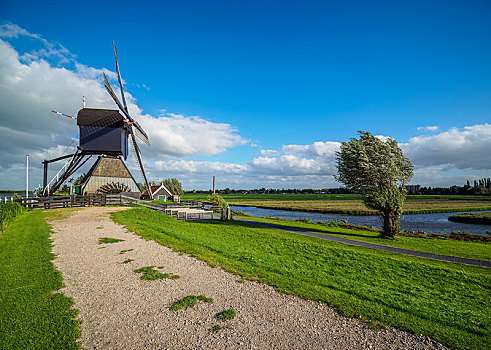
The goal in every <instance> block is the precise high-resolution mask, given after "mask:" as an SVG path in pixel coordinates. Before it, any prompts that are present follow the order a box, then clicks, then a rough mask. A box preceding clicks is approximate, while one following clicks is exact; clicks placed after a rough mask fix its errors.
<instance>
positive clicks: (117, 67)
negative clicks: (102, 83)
mask: <svg viewBox="0 0 491 350" xmlns="http://www.w3.org/2000/svg"><path fill="white" fill-rule="evenodd" d="M113 48H114V58H115V59H116V73H118V81H119V88H120V89H121V99H122V100H123V106H124V109H125V110H126V112H128V107H127V106H126V99H125V98H124V89H123V83H122V82H121V74H120V73H119V64H118V52H117V50H116V45H115V44H114V41H113Z"/></svg>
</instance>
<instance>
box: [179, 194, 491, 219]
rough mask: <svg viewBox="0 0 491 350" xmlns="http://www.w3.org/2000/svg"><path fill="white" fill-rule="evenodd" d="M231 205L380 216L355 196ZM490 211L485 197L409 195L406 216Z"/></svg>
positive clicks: (267, 198) (235, 200) (270, 198)
mask: <svg viewBox="0 0 491 350" xmlns="http://www.w3.org/2000/svg"><path fill="white" fill-rule="evenodd" d="M222 197H223V198H224V199H225V200H226V201H227V202H228V203H229V204H231V205H241V206H255V207H260V208H268V209H282V210H294V211H308V212H319V213H329V214H346V215H377V212H376V211H374V210H370V209H368V208H367V207H366V206H365V205H364V204H363V202H362V200H361V196H360V195H355V194H228V195H223V196H222ZM206 199H207V195H204V194H186V195H184V196H182V200H183V201H186V200H195V201H206ZM477 210H491V197H489V196H488V197H486V196H414V195H413V196H408V197H407V199H406V201H405V203H404V214H422V213H435V212H456V211H477Z"/></svg>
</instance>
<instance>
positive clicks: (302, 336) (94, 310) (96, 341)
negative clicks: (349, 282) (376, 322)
mask: <svg viewBox="0 0 491 350" xmlns="http://www.w3.org/2000/svg"><path fill="white" fill-rule="evenodd" d="M116 210H124V208H104V207H90V208H84V209H81V210H79V211H76V212H74V213H73V215H72V216H71V217H69V218H67V219H63V220H57V221H53V222H52V223H51V224H52V226H53V231H54V233H53V239H54V247H53V252H54V253H55V254H56V256H57V257H56V259H55V261H54V263H55V265H56V267H57V268H58V269H59V270H60V271H61V272H62V274H63V278H64V281H65V285H66V287H65V288H63V289H62V290H61V291H62V292H64V293H65V294H66V295H67V296H69V297H72V298H73V299H74V300H75V307H76V308H77V309H78V310H80V314H79V318H80V320H81V329H82V337H81V339H80V341H81V343H82V346H83V347H84V348H85V349H198V348H199V349H444V347H443V346H442V345H440V344H438V343H436V342H434V341H432V340H431V339H429V338H427V337H419V336H415V335H412V334H408V333H405V332H402V331H399V330H396V329H393V328H388V329H385V330H381V331H374V330H371V329H370V328H368V327H367V326H366V325H365V324H363V323H362V322H360V321H358V320H357V319H351V318H346V317H343V316H340V315H339V314H337V313H336V311H335V310H333V309H331V308H329V307H328V306H327V305H325V304H323V303H319V302H313V301H307V300H303V299H301V298H298V297H295V296H291V295H284V294H281V293H279V292H277V291H276V290H275V289H274V288H273V287H270V286H267V285H264V284H260V283H257V282H251V281H246V282H244V283H240V282H239V280H240V278H239V277H238V276H235V275H233V274H231V273H228V272H226V271H224V270H222V269H220V268H211V267H209V266H208V265H207V264H206V263H204V262H202V261H199V260H197V259H195V258H192V257H189V256H187V255H179V254H178V253H175V252H173V251H172V250H171V249H169V248H167V247H164V246H162V245H159V244H158V243H156V242H154V241H146V240H144V239H142V238H140V237H138V236H136V235H134V234H132V233H129V232H126V230H125V229H124V228H122V227H121V226H119V225H117V224H115V223H114V222H112V220H111V219H110V218H109V215H108V213H109V212H111V211H116ZM101 237H111V238H119V239H124V241H123V242H119V243H110V244H98V240H99V238H101ZM126 249H133V250H132V251H130V252H126V253H124V254H120V252H121V251H122V250H126ZM126 259H134V261H132V262H130V263H127V264H122V262H123V261H124V260H126ZM149 265H154V266H163V268H162V269H160V271H162V272H171V273H174V274H178V275H180V276H181V278H180V279H174V280H171V279H161V280H155V281H144V280H140V274H136V273H134V272H133V270H135V269H137V268H140V267H144V266H149ZM200 294H201V295H205V296H207V297H211V298H213V299H214V301H213V303H211V304H207V303H198V304H197V305H196V306H195V307H194V308H189V309H186V310H179V311H171V310H169V306H170V305H171V304H172V303H173V302H174V301H176V300H179V299H181V298H183V297H185V296H188V295H200ZM228 308H234V309H235V310H236V311H237V316H236V317H235V318H234V319H233V320H230V321H226V322H223V321H218V320H217V319H216V317H215V315H216V314H217V313H218V312H220V311H223V310H225V309H228ZM214 325H220V326H222V327H224V328H223V329H221V330H220V331H218V332H211V331H210V329H211V328H212V327H213V326H214Z"/></svg>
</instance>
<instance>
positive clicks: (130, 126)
mask: <svg viewBox="0 0 491 350" xmlns="http://www.w3.org/2000/svg"><path fill="white" fill-rule="evenodd" d="M113 48H114V58H115V60H116V72H117V74H118V82H119V87H120V90H121V99H122V100H123V104H121V102H120V101H119V99H118V97H117V96H116V94H115V93H114V90H113V89H112V88H111V85H109V82H108V81H107V77H106V74H104V73H103V75H104V85H105V87H106V90H107V92H108V93H109V95H111V97H112V98H113V100H114V102H116V104H117V105H118V107H119V109H120V110H121V112H123V113H124V115H125V116H126V118H127V120H125V121H126V123H127V124H128V131H129V136H130V137H131V142H132V144H133V147H134V149H135V154H136V157H137V159H138V165H139V166H140V170H141V173H142V175H143V178H144V179H145V185H146V186H147V189H148V193H149V195H150V198H151V199H153V196H152V191H151V190H150V185H149V184H148V180H147V176H146V175H145V170H144V169H143V162H142V159H141V154H140V148H139V147H138V144H137V143H136V138H135V134H136V135H137V136H138V138H139V139H141V140H142V141H143V142H145V143H146V144H147V145H148V144H149V142H148V136H147V134H146V133H145V131H143V129H142V127H141V126H140V124H138V123H137V122H136V121H135V120H134V119H133V118H131V116H130V113H129V112H128V107H127V105H126V99H125V98H124V89H123V83H122V81H121V74H120V72H119V63H118V53H117V50H116V45H115V44H114V41H113ZM133 126H134V127H135V129H133Z"/></svg>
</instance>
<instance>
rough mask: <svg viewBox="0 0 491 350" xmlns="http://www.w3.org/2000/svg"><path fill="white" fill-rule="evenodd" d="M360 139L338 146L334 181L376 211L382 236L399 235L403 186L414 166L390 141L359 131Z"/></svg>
mask: <svg viewBox="0 0 491 350" xmlns="http://www.w3.org/2000/svg"><path fill="white" fill-rule="evenodd" d="M359 134H360V138H359V139H356V138H352V139H351V140H350V141H349V142H343V143H342V144H341V149H340V151H338V152H336V161H337V167H338V175H337V176H335V178H336V180H338V181H339V182H342V183H343V184H345V185H346V187H347V188H349V189H351V190H354V191H357V192H359V193H361V195H362V196H363V202H364V203H365V205H366V206H367V207H369V208H371V209H375V210H378V211H379V212H380V215H381V216H382V219H383V221H384V226H383V233H382V235H383V236H385V237H394V236H395V235H396V234H397V233H398V232H399V218H400V216H401V214H402V205H403V204H404V200H405V198H406V193H407V191H406V188H405V186H404V185H405V184H406V183H407V182H408V181H409V180H410V179H411V177H412V176H413V165H412V163H411V161H410V160H409V159H408V158H406V157H404V155H403V153H402V150H401V149H400V148H399V146H398V145H397V142H396V141H395V140H394V139H392V138H390V137H389V138H387V139H385V140H383V141H382V140H380V139H378V138H377V137H375V136H373V135H372V134H370V133H369V132H365V131H359Z"/></svg>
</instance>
